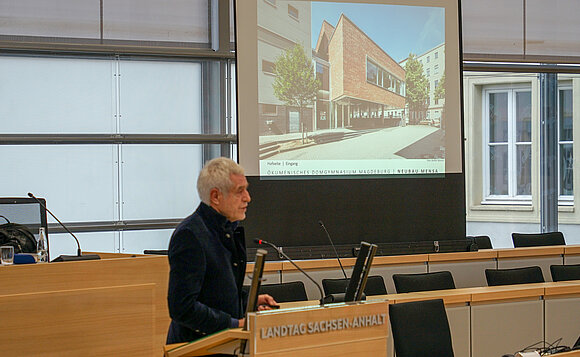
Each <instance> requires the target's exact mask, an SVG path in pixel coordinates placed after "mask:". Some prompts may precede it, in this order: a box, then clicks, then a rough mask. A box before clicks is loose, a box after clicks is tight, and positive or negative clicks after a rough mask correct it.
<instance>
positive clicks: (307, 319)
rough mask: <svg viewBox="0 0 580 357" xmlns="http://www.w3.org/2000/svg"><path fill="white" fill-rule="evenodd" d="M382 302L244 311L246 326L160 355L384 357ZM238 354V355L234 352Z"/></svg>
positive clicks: (385, 305)
mask: <svg viewBox="0 0 580 357" xmlns="http://www.w3.org/2000/svg"><path fill="white" fill-rule="evenodd" d="M387 309H388V303H387V302H386V301H379V300H376V301H366V302H360V303H351V304H330V305H325V306H314V307H312V306H311V307H303V308H295V309H282V310H269V311H262V312H254V313H249V314H248V317H247V318H248V322H249V323H248V326H249V330H248V331H242V329H241V328H239V329H230V330H224V331H221V332H218V333H216V334H213V335H211V336H208V337H205V338H203V339H201V340H197V341H195V342H191V343H178V344H172V345H166V346H165V356H166V357H182V356H184V357H185V356H204V355H209V354H216V353H226V354H240V353H239V352H240V351H239V350H240V345H241V342H242V340H247V341H248V342H247V348H246V351H245V353H244V354H243V355H244V356H250V357H254V356H256V357H258V356H276V357H278V356H297V355H300V356H301V357H305V356H385V357H386V355H387V336H388V331H389V326H388V323H389V322H388V310H387ZM240 355H242V354H240Z"/></svg>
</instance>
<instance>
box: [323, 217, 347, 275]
mask: <svg viewBox="0 0 580 357" xmlns="http://www.w3.org/2000/svg"><path fill="white" fill-rule="evenodd" d="M318 224H320V227H322V229H324V231H325V232H326V236H327V237H328V240H329V241H330V245H331V246H332V249H334V254H335V255H336V259H337V260H338V265H340V270H342V274H344V278H345V279H348V277H347V276H346V273H345V272H344V268H343V267H342V263H341V262H340V256H339V255H338V252H337V251H336V247H335V246H334V243H333V242H332V238H330V234H329V233H328V230H326V227H325V226H324V223H322V221H321V220H319V221H318Z"/></svg>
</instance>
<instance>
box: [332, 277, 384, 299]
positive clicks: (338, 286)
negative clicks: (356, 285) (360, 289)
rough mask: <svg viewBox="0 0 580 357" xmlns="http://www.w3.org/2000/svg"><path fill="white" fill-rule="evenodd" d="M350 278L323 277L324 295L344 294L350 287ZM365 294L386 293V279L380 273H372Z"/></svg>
mask: <svg viewBox="0 0 580 357" xmlns="http://www.w3.org/2000/svg"><path fill="white" fill-rule="evenodd" d="M348 281H349V279H345V278H342V279H322V288H323V289H324V295H330V294H344V293H345V292H346V288H347V287H348ZM364 294H365V295H366V296H370V295H386V294H387V288H386V287H385V281H384V280H383V277H382V276H380V275H371V276H369V277H368V278H367V285H366V286H365V291H364Z"/></svg>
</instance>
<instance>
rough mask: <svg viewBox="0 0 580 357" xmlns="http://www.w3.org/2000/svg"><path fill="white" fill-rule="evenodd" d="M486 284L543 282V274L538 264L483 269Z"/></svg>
mask: <svg viewBox="0 0 580 357" xmlns="http://www.w3.org/2000/svg"><path fill="white" fill-rule="evenodd" d="M485 279H486V280H487V285H488V286H497V285H512V284H529V283H543V282H544V275H543V274H542V269H541V268H540V267H538V266H532V267H524V268H512V269H485Z"/></svg>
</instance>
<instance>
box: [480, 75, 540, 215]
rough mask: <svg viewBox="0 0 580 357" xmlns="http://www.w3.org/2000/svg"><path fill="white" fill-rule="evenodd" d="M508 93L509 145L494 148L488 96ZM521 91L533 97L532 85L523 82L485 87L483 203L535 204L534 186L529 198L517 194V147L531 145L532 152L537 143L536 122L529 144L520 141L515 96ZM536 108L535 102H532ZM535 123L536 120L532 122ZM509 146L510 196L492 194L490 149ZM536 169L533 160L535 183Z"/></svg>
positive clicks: (483, 112)
mask: <svg viewBox="0 0 580 357" xmlns="http://www.w3.org/2000/svg"><path fill="white" fill-rule="evenodd" d="M506 92H507V93H508V108H507V110H508V123H507V127H508V133H507V142H505V144H503V142H501V143H495V145H490V132H489V131H490V125H491V124H490V120H489V115H490V112H489V97H490V96H489V95H490V94H494V93H506ZM518 92H530V96H532V95H533V89H532V83H530V82H527V83H522V84H515V85H490V86H485V87H484V88H483V91H482V96H483V98H482V103H483V105H482V118H483V120H482V128H483V135H482V137H483V140H482V152H483V160H482V162H483V176H484V177H483V196H482V204H519V205H527V206H528V205H529V206H531V205H532V196H533V184H532V182H530V185H532V188H531V193H530V194H529V195H518V194H517V175H516V174H515V173H517V156H516V154H517V147H518V145H529V146H530V150H531V152H532V153H533V148H534V141H533V132H534V127H533V121H532V126H531V137H530V141H529V142H517V138H516V135H517V128H516V125H517V120H516V115H517V113H516V111H517V107H516V96H517V93H518ZM530 105H531V106H533V100H532V103H530ZM532 120H533V119H532ZM499 145H506V146H507V147H508V172H507V173H508V178H507V180H508V194H507V195H493V194H491V192H490V189H491V187H490V186H491V182H490V181H491V178H490V173H491V172H490V171H491V167H490V164H491V163H490V160H491V159H490V148H491V146H499ZM533 167H534V162H533V160H531V167H530V170H531V171H532V172H531V173H530V181H533V175H532V173H533Z"/></svg>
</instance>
